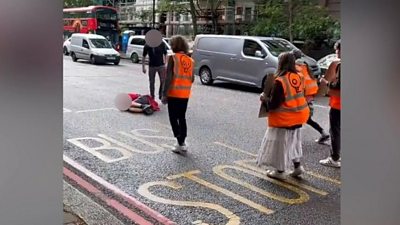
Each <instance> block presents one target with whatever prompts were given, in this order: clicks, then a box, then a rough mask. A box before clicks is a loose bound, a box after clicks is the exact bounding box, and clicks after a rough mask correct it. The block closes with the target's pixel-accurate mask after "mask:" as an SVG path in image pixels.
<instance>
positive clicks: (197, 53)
mask: <svg viewBox="0 0 400 225" xmlns="http://www.w3.org/2000/svg"><path fill="white" fill-rule="evenodd" d="M293 49H297V48H296V47H295V46H294V45H293V44H291V43H290V42H289V41H287V40H285V39H282V38H273V37H252V36H234V35H197V36H196V39H195V42H194V46H193V55H192V57H193V59H194V60H195V74H196V75H199V76H200V81H201V82H202V83H203V84H212V82H213V81H214V80H222V81H228V82H232V83H238V84H243V85H247V86H255V87H258V88H262V86H263V84H264V79H265V78H266V77H267V75H269V74H273V73H275V72H276V69H277V67H278V56H279V54H280V53H282V52H285V51H291V50H293ZM302 59H303V60H305V61H306V62H307V63H308V65H309V66H310V68H311V70H312V72H313V74H314V76H320V74H321V70H320V68H319V66H318V65H317V63H316V61H315V60H314V59H312V58H310V57H308V56H306V55H303V58H302Z"/></svg>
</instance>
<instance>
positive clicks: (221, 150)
mask: <svg viewBox="0 0 400 225" xmlns="http://www.w3.org/2000/svg"><path fill="white" fill-rule="evenodd" d="M156 87H158V83H157V84H156ZM127 92H136V93H141V94H147V93H148V78H147V75H145V74H143V73H142V72H141V65H140V64H132V63H131V62H130V61H127V60H122V61H121V64H120V65H119V66H114V65H91V64H89V63H87V62H84V61H78V62H77V63H74V62H72V60H71V59H70V57H66V56H64V156H65V157H67V158H68V159H70V160H73V161H74V162H76V163H78V164H80V165H81V166H83V167H84V168H86V169H87V170H89V171H90V172H92V173H93V174H96V175H97V176H99V177H101V178H102V179H104V180H105V181H107V182H108V183H110V184H112V185H114V186H115V187H117V188H118V189H119V190H121V191H123V192H124V193H126V194H128V195H129V196H132V197H134V198H135V199H137V200H139V201H141V202H142V203H144V204H145V205H147V206H149V207H150V208H152V209H154V210H155V211H158V212H160V213H161V214H162V215H163V216H165V217H167V218H169V219H170V220H172V221H174V222H176V224H184V225H186V224H188V225H189V224H203V225H206V224H246V225H255V224H274V225H275V224H293V225H294V224H297V225H299V224H307V225H309V224H313V225H319V224H321V225H333V224H340V169H334V168H327V167H323V166H321V165H319V163H318V161H319V160H320V159H322V158H325V157H326V156H327V155H328V153H329V146H326V145H319V144H316V143H315V142H314V140H315V139H316V138H318V133H317V132H316V131H315V130H312V128H310V127H308V126H306V127H304V129H303V137H304V139H303V152H304V158H303V165H304V166H305V169H306V170H307V171H308V172H310V173H307V174H304V175H303V177H302V179H300V180H289V181H287V182H284V183H282V182H276V181H274V180H273V179H269V178H267V177H266V176H265V174H263V173H264V172H265V169H260V168H256V167H255V166H254V159H255V155H256V154H257V151H258V148H259V145H260V143H261V140H262V137H263V135H264V133H265V130H266V120H265V118H263V119H259V118H258V117H257V115H258V110H259V100H258V95H259V92H258V90H257V89H254V88H247V87H241V86H238V85H232V84H226V83H222V82H217V83H215V85H213V86H204V85H202V84H201V83H200V81H199V79H198V77H196V81H195V84H194V86H193V97H192V98H191V99H190V101H189V107H188V111H187V123H188V145H189V152H188V154H187V155H186V156H182V155H178V154H174V153H172V152H171V151H170V150H169V149H168V148H169V146H173V145H174V144H175V140H174V139H173V138H172V137H173V135H172V131H171V129H170V128H169V121H168V114H167V110H166V107H165V106H163V105H161V106H160V107H161V111H160V112H156V113H155V114H153V115H151V116H145V115H142V114H132V113H127V112H119V111H118V110H116V109H115V108H114V98H115V96H116V95H117V94H119V93H127ZM316 105H317V107H316V112H315V120H316V121H318V122H320V124H321V125H322V126H323V127H324V128H328V111H329V108H328V106H327V99H326V98H320V99H317V102H316ZM65 166H66V167H67V168H70V169H71V170H74V168H71V167H70V166H69V165H67V164H65ZM74 171H76V173H77V174H79V171H77V170H74ZM82 177H84V176H82ZM85 179H86V180H88V181H90V182H91V183H92V184H93V185H94V186H95V187H97V188H99V189H101V190H102V189H103V186H102V185H101V184H99V183H98V182H95V181H93V180H91V179H90V177H88V176H86V177H85ZM65 181H66V183H65V185H66V186H65V189H64V203H68V202H75V203H76V202H77V201H78V202H79V199H81V200H82V199H84V198H85V199H86V200H85V201H88V199H90V201H93V202H91V203H90V204H86V205H88V206H87V207H85V204H81V205H80V207H77V205H78V204H76V205H75V206H76V207H75V210H77V211H78V214H79V215H80V216H82V217H83V219H85V217H86V218H87V220H86V222H88V224H110V223H113V224H132V222H129V221H128V219H127V218H126V216H124V215H122V214H121V213H119V212H118V211H116V210H115V209H114V208H112V207H110V206H107V204H105V203H104V202H102V201H101V200H98V196H96V195H93V194H92V193H90V192H88V191H87V190H84V189H82V188H81V187H80V186H79V185H78V184H77V183H76V182H74V181H72V180H71V179H68V178H65ZM72 190H74V191H72ZM77 193H79V194H77ZM107 196H110V197H113V193H107ZM82 201H83V200H82ZM121 201H122V200H121ZM93 205H96V207H94V206H93ZM125 205H127V204H125ZM96 208H97V209H98V210H97V211H96ZM93 214H96V215H97V216H93ZM138 214H139V215H144V214H143V213H141V212H138ZM143 217H145V216H143ZM96 218H97V221H96ZM104 218H108V219H110V220H112V221H114V222H105V221H104ZM146 218H147V217H146ZM115 221H118V223H117V222H115ZM149 221H151V223H154V224H157V223H156V222H155V221H154V220H151V219H149Z"/></svg>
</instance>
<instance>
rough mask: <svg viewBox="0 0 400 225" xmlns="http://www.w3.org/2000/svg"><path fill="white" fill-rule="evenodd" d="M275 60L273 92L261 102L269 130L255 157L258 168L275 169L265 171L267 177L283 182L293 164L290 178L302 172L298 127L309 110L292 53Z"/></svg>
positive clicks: (302, 82) (263, 97) (300, 76)
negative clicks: (264, 108) (276, 61)
mask: <svg viewBox="0 0 400 225" xmlns="http://www.w3.org/2000/svg"><path fill="white" fill-rule="evenodd" d="M278 60H279V62H278V70H277V73H276V75H275V76H276V78H275V82H274V86H273V88H272V91H271V93H266V94H265V95H264V96H262V97H261V99H260V100H261V101H263V102H264V103H266V104H267V108H268V109H269V112H268V117H267V118H268V128H267V131H266V132H265V135H264V138H263V140H262V143H261V147H260V150H259V153H258V156H257V165H258V166H263V165H265V166H271V167H273V168H275V169H274V170H268V171H267V176H269V177H272V178H277V179H286V173H285V171H287V170H289V169H290V166H291V164H292V163H293V164H294V170H293V171H292V172H291V173H290V175H291V176H294V177H297V176H299V175H301V174H302V173H303V172H304V168H303V166H301V164H300V159H301V157H302V156H303V150H302V146H301V127H302V126H303V125H304V124H305V123H306V122H307V120H308V118H309V116H310V109H309V108H308V104H307V100H306V98H305V81H304V77H303V76H302V75H300V74H298V71H297V70H296V66H295V60H296V59H295V57H294V55H293V53H291V52H285V53H282V54H280V55H279V57H278Z"/></svg>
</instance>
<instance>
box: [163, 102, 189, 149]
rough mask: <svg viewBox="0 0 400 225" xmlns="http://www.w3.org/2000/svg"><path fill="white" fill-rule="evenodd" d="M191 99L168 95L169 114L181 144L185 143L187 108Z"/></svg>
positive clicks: (174, 131) (173, 129)
mask: <svg viewBox="0 0 400 225" xmlns="http://www.w3.org/2000/svg"><path fill="white" fill-rule="evenodd" d="M188 101H189V99H187V98H171V97H168V115H169V122H170V123H171V127H172V132H173V133H174V136H175V137H176V139H177V140H178V143H179V145H182V144H183V143H185V139H186V136H187V125H186V109H187V106H188Z"/></svg>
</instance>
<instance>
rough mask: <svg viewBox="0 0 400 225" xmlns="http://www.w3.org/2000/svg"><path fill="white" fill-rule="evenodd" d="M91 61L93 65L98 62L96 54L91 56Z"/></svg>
mask: <svg viewBox="0 0 400 225" xmlns="http://www.w3.org/2000/svg"><path fill="white" fill-rule="evenodd" d="M90 63H91V64H93V65H95V64H96V59H95V58H94V56H90Z"/></svg>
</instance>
